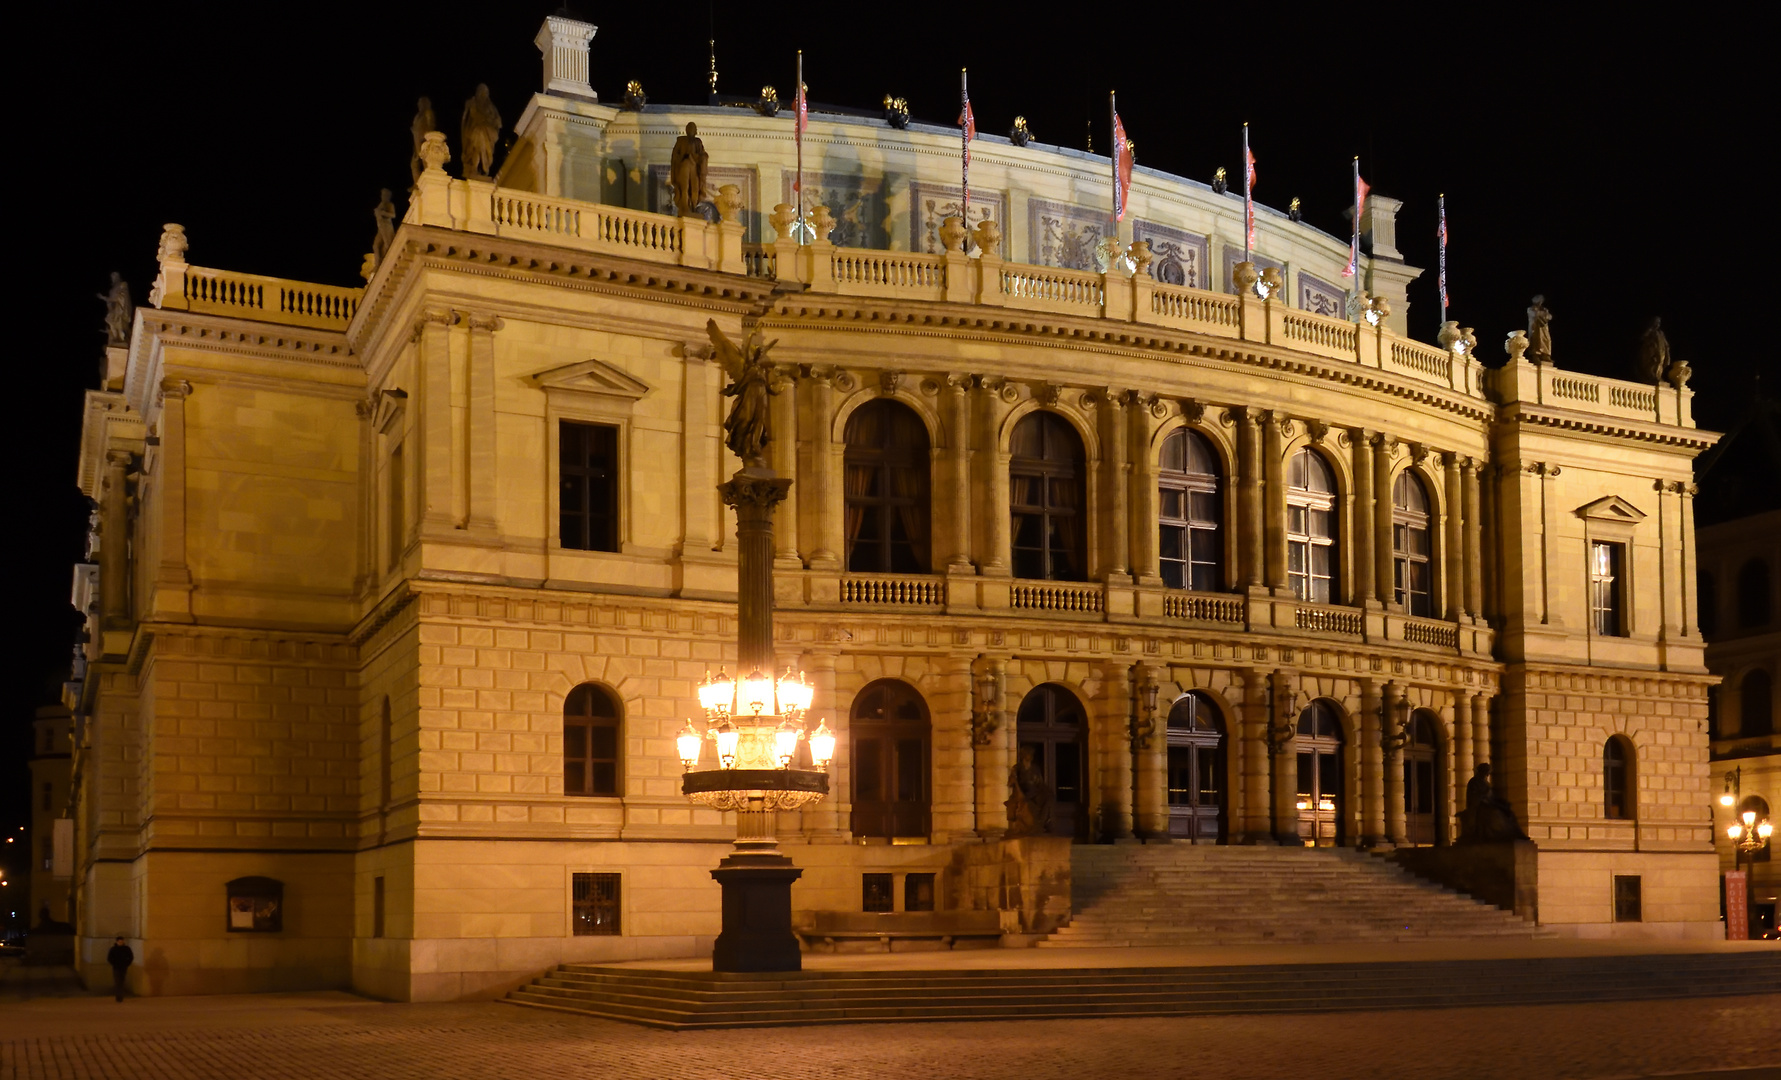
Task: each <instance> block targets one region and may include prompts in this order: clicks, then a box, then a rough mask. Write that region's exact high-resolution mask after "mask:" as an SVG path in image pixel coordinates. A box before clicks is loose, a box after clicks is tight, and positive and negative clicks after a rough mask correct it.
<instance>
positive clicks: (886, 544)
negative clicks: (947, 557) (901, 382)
mask: <svg viewBox="0 0 1781 1080" xmlns="http://www.w3.org/2000/svg"><path fill="white" fill-rule="evenodd" d="M846 436H847V454H846V459H845V461H846V470H845V479H844V481H843V484H844V488H845V492H844V502H845V506H846V527H847V568H848V569H849V570H852V571H855V572H858V573H876V574H925V573H927V571H928V550H929V542H928V520H929V499H928V472H929V462H928V430H927V428H926V427H925V426H923V424H922V422H921V418H920V417H918V416H916V415H915V412H914V410H912V409H910V408H909V407H908V406H907V405H902V404H899V403H898V402H895V401H884V400H880V401H873V402H870V403H868V404H865V405H862V406H860V407H859V408H858V409H856V410H855V411H854V413H853V415H852V416H850V417H848V418H847V432H846Z"/></svg>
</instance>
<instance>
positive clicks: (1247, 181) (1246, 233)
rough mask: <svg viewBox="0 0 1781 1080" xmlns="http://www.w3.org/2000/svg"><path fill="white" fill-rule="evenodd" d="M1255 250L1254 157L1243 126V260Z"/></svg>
mask: <svg viewBox="0 0 1781 1080" xmlns="http://www.w3.org/2000/svg"><path fill="white" fill-rule="evenodd" d="M1254 249H1255V155H1254V154H1252V153H1250V151H1249V125H1248V124H1244V125H1243V259H1244V261H1245V262H1247V261H1248V260H1249V253H1250V252H1251V251H1253V250H1254Z"/></svg>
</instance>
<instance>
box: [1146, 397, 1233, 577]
mask: <svg viewBox="0 0 1781 1080" xmlns="http://www.w3.org/2000/svg"><path fill="white" fill-rule="evenodd" d="M1157 496H1158V501H1157V507H1158V510H1159V513H1158V520H1157V528H1158V530H1159V531H1160V534H1161V535H1160V537H1159V543H1158V546H1157V552H1158V554H1159V555H1160V566H1161V569H1162V575H1163V584H1165V585H1167V586H1168V587H1169V588H1171V589H1193V590H1195V591H1197V592H1216V591H1218V590H1220V589H1222V588H1223V587H1224V570H1223V567H1224V545H1223V543H1222V542H1221V540H1220V537H1219V534H1218V529H1219V524H1220V523H1221V522H1222V521H1223V520H1224V503H1223V501H1222V499H1221V498H1220V493H1219V468H1218V458H1217V457H1216V456H1215V455H1214V454H1213V452H1212V446H1211V444H1209V443H1208V442H1207V441H1206V437H1205V436H1204V435H1201V434H1200V433H1199V432H1197V431H1189V430H1188V429H1186V428H1181V429H1180V430H1177V431H1176V432H1174V433H1173V434H1171V435H1170V436H1169V437H1168V438H1167V439H1164V440H1163V446H1162V451H1161V453H1160V455H1159V457H1158V461H1157Z"/></svg>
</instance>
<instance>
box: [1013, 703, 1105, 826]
mask: <svg viewBox="0 0 1781 1080" xmlns="http://www.w3.org/2000/svg"><path fill="white" fill-rule="evenodd" d="M1087 728H1088V718H1087V716H1086V715H1084V713H1083V711H1082V702H1080V701H1078V700H1076V695H1075V694H1072V693H1070V691H1068V690H1066V689H1064V688H1063V687H1061V686H1059V685H1057V684H1056V683H1045V684H1044V685H1042V686H1036V687H1034V688H1033V691H1032V692H1031V693H1029V694H1028V695H1027V696H1026V697H1024V698H1022V699H1021V702H1020V712H1019V714H1018V715H1017V716H1016V718H1015V735H1016V738H1017V739H1018V741H1019V743H1020V749H1021V750H1022V751H1025V750H1031V751H1032V752H1033V767H1034V768H1035V769H1038V770H1039V772H1040V773H1041V774H1042V775H1043V776H1044V777H1045V782H1046V783H1047V784H1050V785H1051V791H1052V804H1051V831H1052V832H1054V833H1056V834H1057V835H1059V836H1071V837H1075V838H1076V839H1078V840H1086V839H1088V815H1086V814H1084V813H1083V812H1082V803H1083V798H1084V793H1085V789H1086V788H1087V786H1088V785H1087V769H1086V768H1085V766H1086V764H1087V762H1086V761H1085V760H1084V759H1085V756H1086V755H1084V754H1083V752H1082V748H1083V744H1084V742H1085V736H1086V734H1087Z"/></svg>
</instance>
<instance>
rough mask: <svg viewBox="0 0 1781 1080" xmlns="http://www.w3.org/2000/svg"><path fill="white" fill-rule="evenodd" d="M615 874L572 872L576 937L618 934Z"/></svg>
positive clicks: (571, 886)
mask: <svg viewBox="0 0 1781 1080" xmlns="http://www.w3.org/2000/svg"><path fill="white" fill-rule="evenodd" d="M619 876H620V875H618V874H575V875H573V877H572V879H571V881H570V889H571V891H572V895H573V900H572V901H571V903H572V908H573V910H572V912H571V918H572V920H573V927H574V934H575V936H576V937H588V936H599V935H617V934H619V933H620V930H619Z"/></svg>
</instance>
